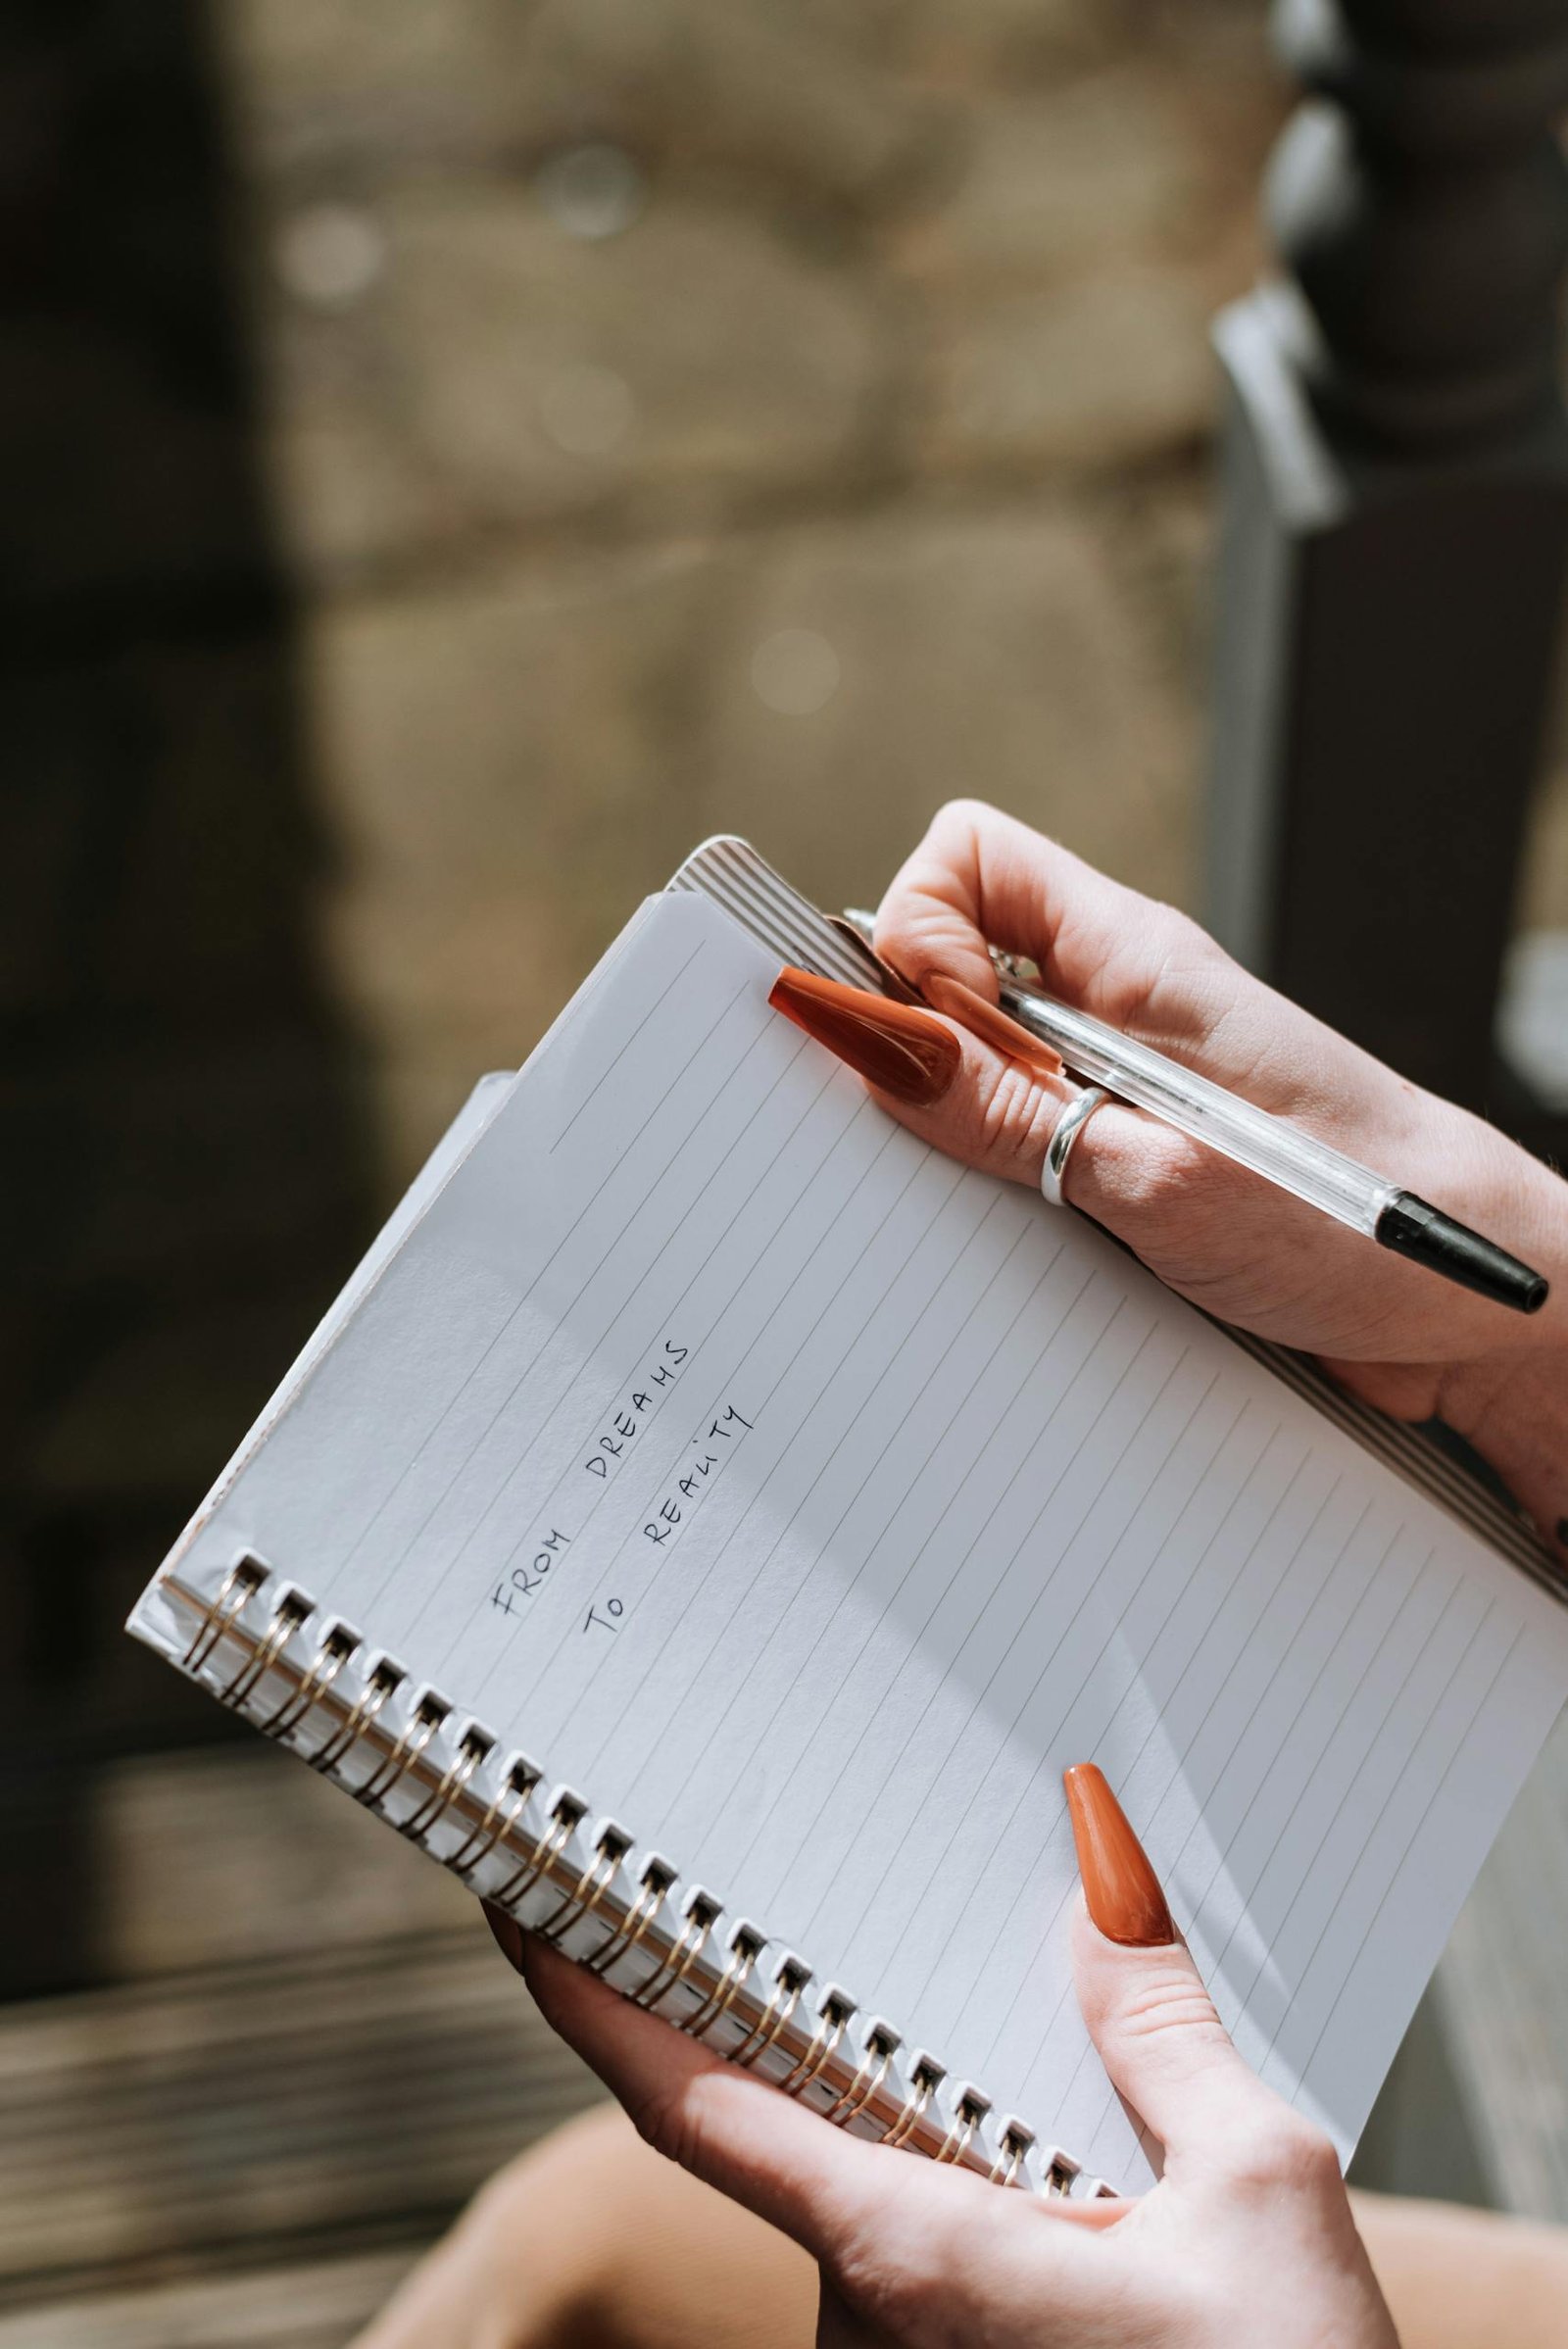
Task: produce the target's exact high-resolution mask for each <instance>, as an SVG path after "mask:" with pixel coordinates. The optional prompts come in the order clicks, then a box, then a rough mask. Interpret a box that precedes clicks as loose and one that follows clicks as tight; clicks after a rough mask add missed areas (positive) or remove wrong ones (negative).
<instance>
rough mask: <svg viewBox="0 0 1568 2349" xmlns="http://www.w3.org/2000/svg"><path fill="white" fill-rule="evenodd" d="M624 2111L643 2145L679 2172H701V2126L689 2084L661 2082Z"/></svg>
mask: <svg viewBox="0 0 1568 2349" xmlns="http://www.w3.org/2000/svg"><path fill="white" fill-rule="evenodd" d="M627 2111H628V2112H629V2114H630V2117H631V2123H632V2127H633V2128H634V2129H636V2131H637V2134H638V2135H639V2136H640V2137H641V2138H642V2140H643V2142H644V2144H646V2145H651V2146H652V2147H653V2149H654V2151H655V2152H656V2153H662V2155H663V2156H664V2159H665V2160H666V2161H671V2162H675V2163H677V2164H678V2165H679V2167H680V2168H681V2169H682V2170H692V2171H699V2170H700V2164H701V2157H702V2143H703V2126H702V2118H701V2115H700V2113H699V2112H698V2109H697V2098H696V2096H695V2095H694V2094H693V2092H692V2087H691V2085H690V2084H688V2083H686V2082H680V2083H669V2084H666V2083H665V2082H663V2081H660V2082H658V2083H657V2084H656V2085H654V2086H653V2087H650V2088H649V2089H648V2090H647V2091H646V2092H645V2093H644V2094H643V2095H641V2096H639V2097H637V2098H636V2099H635V2101H633V2102H629V2103H628V2105H627Z"/></svg>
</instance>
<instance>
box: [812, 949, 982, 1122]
mask: <svg viewBox="0 0 1568 2349" xmlns="http://www.w3.org/2000/svg"><path fill="white" fill-rule="evenodd" d="M767 1000H768V1002H769V1003H771V1004H772V1006H773V1008H774V1010H775V1011H782V1012H783V1014H784V1016H785V1018H786V1019H792V1020H794V1022H795V1025H796V1026H797V1027H798V1028H804V1029H805V1030H806V1033H807V1034H808V1036H814V1037H815V1039H816V1041H817V1043H818V1044H825V1045H826V1046H827V1049H828V1051H829V1052H836V1053H837V1055H838V1057H839V1058H840V1059H841V1060H843V1061H844V1062H846V1063H847V1065H848V1066H849V1067H851V1068H853V1069H854V1070H855V1072H856V1074H857V1075H858V1076H862V1077H864V1079H865V1081H866V1083H867V1084H868V1085H874V1086H875V1087H876V1089H877V1091H878V1092H879V1093H890V1094H892V1096H893V1098H894V1100H895V1101H907V1102H909V1104H910V1105H911V1107H913V1108H917V1109H929V1108H930V1107H931V1105H932V1103H933V1102H934V1101H941V1099H942V1097H943V1095H944V1094H945V1093H946V1092H947V1091H948V1089H949V1087H950V1086H951V1085H952V1083H953V1081H954V1079H955V1077H956V1075H957V1073H958V1069H959V1067H960V1065H961V1063H962V1060H963V1047H962V1046H961V1045H960V1044H959V1042H958V1039H957V1038H956V1036H955V1035H954V1033H953V1030H952V1029H951V1028H945V1027H944V1026H943V1024H942V1022H941V1020H940V1019H937V1018H936V1017H935V1016H934V1015H933V1014H932V1013H931V1012H929V1011H922V1010H921V1009H920V1007H919V1005H918V1004H916V1003H890V1002H889V1001H888V1000H887V998H886V997H885V996H880V995H872V994H871V993H870V992H869V991H868V990H867V989H865V988H863V987H845V986H843V985H841V983H840V982H839V981H838V980H837V979H819V978H817V977H816V975H815V973H814V972H812V971H809V970H795V969H794V968H786V969H784V970H781V971H780V972H779V975H778V977H777V979H776V980H775V981H774V982H773V988H772V992H771V994H770V995H769V996H768V999H767Z"/></svg>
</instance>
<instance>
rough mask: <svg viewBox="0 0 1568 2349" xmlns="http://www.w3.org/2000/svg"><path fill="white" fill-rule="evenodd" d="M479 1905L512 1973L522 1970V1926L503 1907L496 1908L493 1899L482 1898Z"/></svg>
mask: <svg viewBox="0 0 1568 2349" xmlns="http://www.w3.org/2000/svg"><path fill="white" fill-rule="evenodd" d="M479 1906H480V1907H481V1908H482V1909H483V1911H484V1921H485V1923H486V1925H488V1926H489V1928H490V1933H491V1936H492V1938H493V1939H494V1941H495V1945H496V1947H497V1948H498V1949H499V1950H500V1952H501V1954H502V1956H503V1957H504V1958H505V1959H506V1961H507V1964H508V1965H509V1966H510V1967H511V1968H512V1970H513V1972H514V1974H520V1973H521V1972H522V1927H521V1926H520V1925H519V1924H518V1923H517V1920H516V1918H515V1917H510V1916H509V1915H508V1914H507V1912H506V1910H505V1909H498V1908H497V1907H496V1904H495V1902H494V1901H493V1900H482V1901H481V1902H480V1903H479Z"/></svg>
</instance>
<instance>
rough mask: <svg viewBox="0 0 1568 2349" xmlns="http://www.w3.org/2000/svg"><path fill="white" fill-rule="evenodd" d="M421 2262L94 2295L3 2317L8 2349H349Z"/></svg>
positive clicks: (338, 2266)
mask: <svg viewBox="0 0 1568 2349" xmlns="http://www.w3.org/2000/svg"><path fill="white" fill-rule="evenodd" d="M414 2256H415V2255H414V2252H413V2251H412V2250H398V2251H375V2252H368V2253H366V2254H364V2255H362V2256H361V2257H359V2258H355V2259H331V2260H308V2261H303V2262H301V2263H300V2264H299V2265H297V2266H293V2267H287V2268H251V2269H246V2270H244V2271H242V2272H241V2273H239V2274H237V2275H227V2276H198V2277H195V2278H192V2279H188V2280H186V2281H183V2282H177V2283H168V2284H157V2285H154V2286H153V2287H152V2288H151V2289H149V2290H147V2291H131V2292H102V2293H93V2294H91V2295H89V2296H88V2297H86V2298H83V2299H75V2298H73V2299H71V2300H66V2301H61V2302H60V2303H58V2305H56V2306H55V2307H52V2308H47V2309H28V2310H26V2311H25V2313H23V2314H21V2315H17V2316H10V2317H0V2349H214V2344H215V2343H217V2342H220V2341H221V2343H222V2344H223V2349H343V2343H344V2342H345V2341H347V2340H349V2339H350V2338H351V2337H352V2336H353V2335H354V2334H355V2333H356V2332H357V2331H358V2330H359V2328H360V2327H361V2325H364V2324H365V2323H366V2322H367V2321H368V2318H370V2317H371V2316H373V2315H374V2313H375V2311H376V2310H377V2309H378V2308H380V2307H381V2306H382V2305H383V2304H384V2303H385V2301H386V2300H387V2299H388V2298H389V2296H390V2294H391V2292H392V2290H393V2287H394V2286H395V2285H396V2284H397V2282H398V2280H399V2279H400V2277H401V2276H403V2275H404V2273H405V2271H406V2270H407V2268H408V2266H409V2264H410V2261H411V2259H412V2258H413V2257H414Z"/></svg>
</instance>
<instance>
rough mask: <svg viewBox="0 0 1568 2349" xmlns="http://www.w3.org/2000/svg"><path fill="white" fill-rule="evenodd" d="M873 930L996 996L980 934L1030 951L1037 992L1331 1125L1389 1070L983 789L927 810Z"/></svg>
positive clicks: (916, 958)
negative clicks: (981, 795)
mask: <svg viewBox="0 0 1568 2349" xmlns="http://www.w3.org/2000/svg"><path fill="white" fill-rule="evenodd" d="M875 943H876V951H877V953H878V954H880V955H882V957H883V958H884V960H885V961H888V962H890V963H891V964H892V965H893V967H894V968H895V969H896V970H898V971H900V972H902V973H903V975H904V976H905V977H906V978H907V979H908V980H909V981H910V982H911V984H913V985H914V986H917V987H918V986H919V985H921V983H922V982H923V981H924V980H925V979H927V978H928V977H930V976H931V975H933V974H934V973H936V972H942V973H945V974H946V975H948V976H950V977H953V978H956V979H959V980H961V981H962V982H963V984H964V985H965V986H967V987H970V988H972V989H973V990H974V991H975V992H976V993H977V994H979V995H982V996H984V997H985V998H986V1000H987V1001H988V1002H990V1003H995V1002H996V1001H997V979H996V973H995V971H994V970H993V968H992V964H991V959H990V955H989V954H988V953H987V951H986V950H987V947H988V946H998V947H1001V948H1003V949H1004V950H1005V952H1007V953H1009V954H1027V955H1029V956H1030V957H1031V958H1032V959H1033V960H1034V961H1035V962H1037V963H1038V964H1039V966H1040V971H1041V976H1042V978H1043V980H1044V982H1045V986H1046V989H1047V991H1048V993H1050V994H1052V995H1055V996H1058V997H1060V998H1061V999H1062V1000H1063V1001H1064V1002H1066V1003H1073V1004H1076V1005H1078V1006H1079V1007H1080V1008H1082V1009H1083V1010H1086V1011H1089V1012H1092V1013H1093V1014H1094V1016H1095V1017H1096V1018H1097V1019H1102V1020H1104V1021H1105V1022H1107V1024H1108V1025H1110V1026H1111V1027H1114V1028H1117V1029H1120V1030H1122V1031H1123V1032H1124V1033H1126V1034H1128V1035H1133V1036H1136V1037H1138V1038H1139V1039H1140V1040H1141V1041H1142V1042H1143V1043H1145V1044H1150V1045H1152V1046H1153V1047H1154V1049H1155V1050H1156V1051H1158V1052H1165V1053H1167V1054H1169V1056H1170V1057H1171V1058H1172V1059H1175V1060H1180V1061H1183V1062H1185V1063H1186V1065H1187V1066H1189V1067H1193V1068H1200V1069H1201V1070H1202V1072H1203V1073H1204V1074H1205V1075H1206V1076H1209V1077H1211V1078H1213V1079H1214V1081H1215V1082H1216V1083H1218V1084H1221V1085H1233V1086H1235V1087H1237V1088H1238V1090H1240V1091H1242V1092H1244V1093H1245V1094H1246V1096H1247V1098H1248V1099H1249V1100H1250V1101H1254V1102H1256V1104H1257V1105H1258V1107H1259V1108H1264V1109H1272V1110H1275V1111H1277V1112H1284V1113H1286V1114H1295V1115H1302V1116H1306V1117H1309V1118H1312V1119H1314V1120H1322V1121H1324V1122H1325V1124H1326V1125H1333V1124H1337V1125H1339V1126H1340V1127H1341V1128H1342V1129H1343V1128H1344V1126H1345V1125H1346V1123H1347V1122H1348V1120H1347V1108H1348V1102H1349V1101H1350V1100H1351V1098H1352V1096H1356V1095H1364V1096H1367V1097H1368V1098H1370V1097H1372V1096H1373V1095H1375V1094H1377V1093H1378V1091H1379V1088H1380V1087H1382V1088H1384V1089H1386V1088H1387V1086H1388V1083H1389V1080H1388V1077H1387V1072H1386V1071H1384V1070H1382V1069H1379V1068H1378V1066H1377V1064H1376V1063H1375V1062H1374V1061H1372V1060H1370V1059H1368V1058H1367V1056H1366V1055H1365V1054H1364V1053H1362V1052H1358V1051H1357V1050H1356V1048H1355V1047H1354V1046H1353V1045H1350V1044H1348V1043H1347V1042H1346V1040H1345V1039H1344V1038H1343V1037H1341V1036H1336V1035H1335V1034H1334V1033H1333V1032H1332V1030H1330V1029H1328V1028H1325V1027H1323V1026H1322V1025H1321V1024H1320V1022H1318V1021H1317V1020H1315V1019H1313V1018H1311V1016H1310V1015H1309V1014H1308V1013H1307V1012H1304V1011H1302V1010H1301V1009H1300V1008H1299V1006H1298V1005H1297V1004H1295V1003H1288V1002H1287V1001H1286V999H1285V998H1284V997H1283V996H1280V995H1276V994H1275V992H1274V991H1273V989H1272V988H1269V987H1266V986H1264V984H1263V983H1262V981H1261V980H1259V979H1254V978H1253V977H1252V976H1251V974H1250V972H1249V971H1246V970H1244V969H1243V968H1242V966H1241V965H1240V963H1237V962H1234V961H1233V960H1232V959H1231V957H1230V955H1229V954H1226V953H1225V952H1224V951H1223V949H1222V948H1220V947H1219V946H1217V945H1216V944H1215V942H1214V940H1213V939H1211V938H1210V937H1209V936H1208V935H1207V933H1206V932H1205V931H1203V930H1201V929H1200V928H1199V926H1198V924H1197V923H1196V922H1194V921H1190V920H1189V919H1188V917H1187V916H1186V915H1185V914H1184V913H1180V912H1178V911H1177V910H1176V908H1175V907H1174V906H1172V905H1161V904H1159V903H1157V902H1156V901H1155V900H1154V899H1152V898H1146V897H1141V896H1140V895H1139V893H1138V892H1137V891H1136V890H1133V889H1127V888H1124V887H1123V885H1122V884H1121V883H1120V882H1119V881H1112V880H1110V879H1108V878H1107V876H1106V875H1105V874H1104V873H1102V872H1097V871H1096V870H1095V868H1094V866H1093V865H1092V864H1086V863H1085V862H1084V860H1083V858H1082V857H1081V856H1074V855H1073V854H1072V852H1071V850H1070V849H1064V848H1062V847H1061V845H1060V843H1059V842H1057V841H1054V840H1049V839H1047V838H1046V837H1045V835H1044V834H1043V833H1040V832H1035V831H1031V829H1030V828H1029V826H1028V825H1027V824H1021V823H1019V822H1018V821H1017V819H1016V818H1015V817H1014V816H1010V815H1004V814H1003V813H1002V812H1001V810H1000V809H998V808H996V807H987V806H986V805H985V804H984V802H983V801H979V800H955V801H953V802H951V803H950V804H949V805H948V806H947V807H943V808H940V809H939V810H938V812H937V814H936V815H935V816H934V817H933V818H932V821H931V825H930V829H929V830H928V831H927V833H926V836H925V838H924V839H923V840H922V841H921V843H920V845H919V847H918V848H917V849H916V850H915V852H914V854H913V856H910V857H908V858H907V861H906V862H905V864H904V865H903V866H902V867H901V869H900V871H899V872H898V874H897V875H896V876H895V878H894V881H893V883H892V886H891V887H890V888H889V890H888V892H887V895H886V896H885V897H884V899H883V901H882V906H881V910H880V911H879V913H878V915H877V921H876V939H875Z"/></svg>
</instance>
